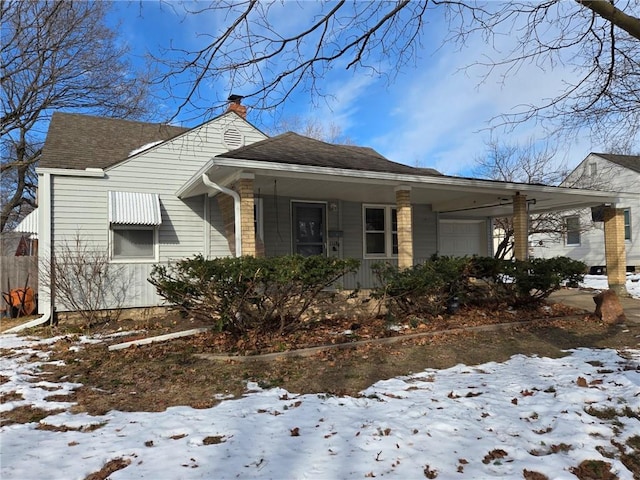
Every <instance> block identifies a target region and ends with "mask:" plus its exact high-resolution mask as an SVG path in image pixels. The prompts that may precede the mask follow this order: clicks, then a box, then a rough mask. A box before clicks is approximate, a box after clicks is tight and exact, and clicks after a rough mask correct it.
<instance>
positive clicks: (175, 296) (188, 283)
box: [149, 255, 359, 336]
mask: <svg viewBox="0 0 640 480" xmlns="http://www.w3.org/2000/svg"><path fill="white" fill-rule="evenodd" d="M358 266H359V262H358V261H357V260H354V259H339V258H327V257H321V256H312V257H302V256H300V255H293V256H282V257H268V258H256V257H250V256H245V257H238V258H217V259H213V260H205V259H204V258H203V257H202V256H201V255H198V256H196V257H194V258H190V259H184V260H179V261H177V262H175V263H173V264H170V265H155V266H154V268H153V270H152V272H151V278H150V279H149V281H150V282H151V283H152V284H153V285H154V286H155V287H156V289H157V291H158V294H159V295H160V296H161V297H163V298H165V299H166V300H167V301H169V302H171V303H173V304H175V305H177V306H178V307H180V308H181V309H182V310H183V311H184V312H185V313H186V314H188V315H191V316H194V317H198V318H201V319H206V320H211V321H213V322H215V324H216V326H217V327H218V328H219V329H220V330H224V331H229V332H231V333H232V334H234V335H236V336H240V335H242V334H244V333H246V332H247V331H249V330H253V329H256V330H259V331H264V332H270V331H278V332H280V333H285V332H289V331H292V330H295V329H296V328H298V327H299V326H300V324H301V317H302V315H303V314H304V313H305V312H306V311H307V310H308V309H309V308H311V307H312V306H315V304H316V303H317V302H318V301H319V300H318V297H319V295H320V293H321V292H322V290H323V289H325V288H327V287H328V286H330V285H332V284H334V283H335V282H336V281H337V280H339V279H340V277H342V276H343V275H345V274H347V273H349V272H354V271H356V270H357V268H358Z"/></svg>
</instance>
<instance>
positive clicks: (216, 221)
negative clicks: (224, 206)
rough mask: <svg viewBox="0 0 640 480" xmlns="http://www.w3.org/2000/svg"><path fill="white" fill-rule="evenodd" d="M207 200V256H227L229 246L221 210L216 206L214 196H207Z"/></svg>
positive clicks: (229, 250)
mask: <svg viewBox="0 0 640 480" xmlns="http://www.w3.org/2000/svg"><path fill="white" fill-rule="evenodd" d="M208 202H209V223H210V225H211V226H210V230H209V235H210V237H209V238H210V239H209V241H210V250H209V257H211V258H218V257H229V256H231V248H230V246H229V241H228V240H227V237H226V236H225V233H224V222H223V220H222V212H221V211H220V207H219V206H218V200H217V198H216V197H212V198H208Z"/></svg>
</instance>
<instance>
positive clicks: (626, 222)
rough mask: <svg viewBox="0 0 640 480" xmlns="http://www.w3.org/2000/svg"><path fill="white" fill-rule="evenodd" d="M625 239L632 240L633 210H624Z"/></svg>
mask: <svg viewBox="0 0 640 480" xmlns="http://www.w3.org/2000/svg"><path fill="white" fill-rule="evenodd" d="M624 239H625V240H629V241H630V240H631V209H630V208H625V209H624Z"/></svg>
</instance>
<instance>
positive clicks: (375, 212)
mask: <svg viewBox="0 0 640 480" xmlns="http://www.w3.org/2000/svg"><path fill="white" fill-rule="evenodd" d="M363 209H364V211H363V220H364V255H365V257H380V258H386V257H391V256H394V255H397V254H398V214H397V210H396V208H395V207H391V206H366V205H365V206H364V207H363Z"/></svg>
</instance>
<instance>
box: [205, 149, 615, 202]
mask: <svg viewBox="0 0 640 480" xmlns="http://www.w3.org/2000/svg"><path fill="white" fill-rule="evenodd" d="M212 161H213V164H214V165H217V166H221V167H236V168H242V169H244V170H248V171H253V170H269V171H276V172H279V173H280V174H281V175H283V176H287V175H289V176H300V175H326V176H330V177H334V178H335V179H336V180H338V178H340V177H342V178H343V179H344V180H346V181H358V180H360V181H362V182H365V183H366V182H368V181H372V180H373V181H388V182H393V183H406V184H413V185H415V186H420V185H429V187H430V188H441V189H450V188H451V187H456V188H463V189H465V190H466V191H467V192H474V191H475V192H485V193H486V192H487V191H491V190H494V191H495V192H496V193H498V194H502V195H504V194H505V190H508V191H513V192H514V193H515V192H521V193H523V194H526V193H529V192H531V193H564V194H569V195H588V196H591V197H602V198H603V199H611V198H612V197H617V196H619V194H618V193H614V192H602V191H596V190H585V189H574V188H567V187H551V186H546V185H530V184H526V183H511V182H501V181H498V180H481V179H469V178H456V177H446V176H431V175H407V174H398V173H386V172H372V171H367V170H349V169H346V168H333V167H317V166H310V165H293V164H290V163H279V162H264V161H256V160H237V159H232V158H225V157H216V158H214V159H213V160H212ZM603 201H604V200H603Z"/></svg>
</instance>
